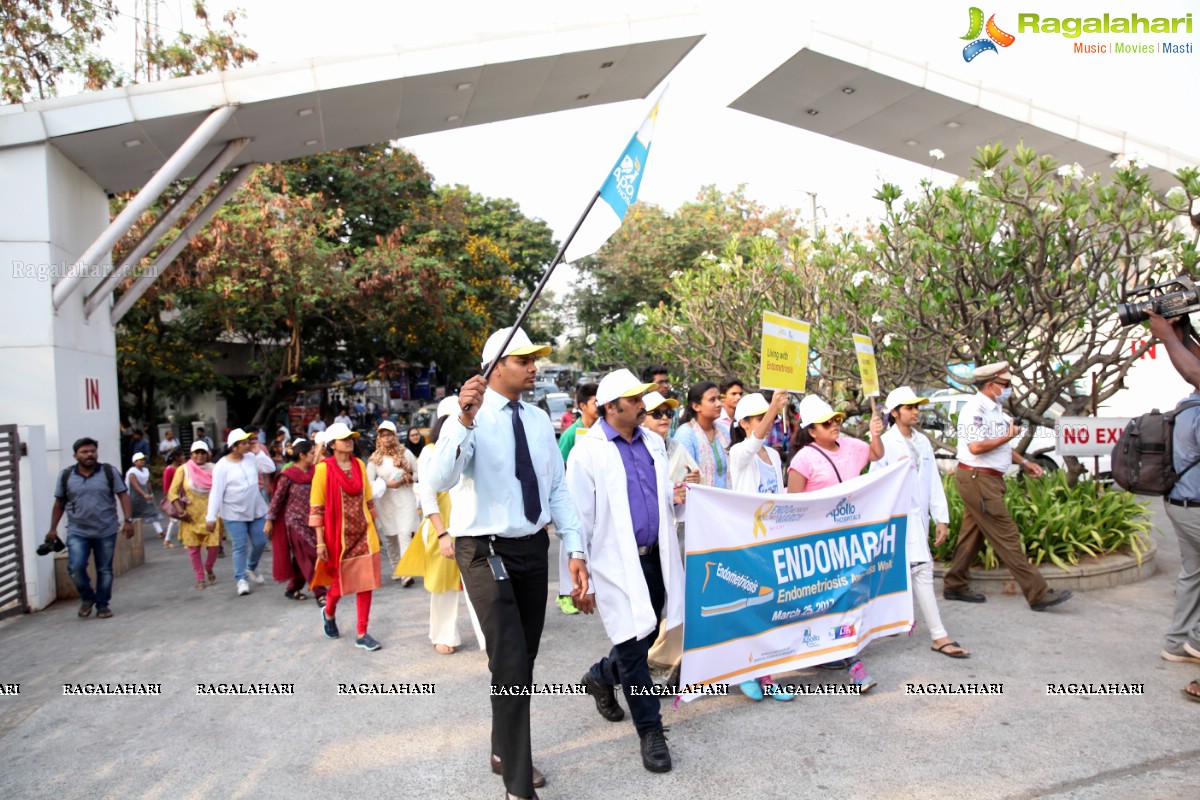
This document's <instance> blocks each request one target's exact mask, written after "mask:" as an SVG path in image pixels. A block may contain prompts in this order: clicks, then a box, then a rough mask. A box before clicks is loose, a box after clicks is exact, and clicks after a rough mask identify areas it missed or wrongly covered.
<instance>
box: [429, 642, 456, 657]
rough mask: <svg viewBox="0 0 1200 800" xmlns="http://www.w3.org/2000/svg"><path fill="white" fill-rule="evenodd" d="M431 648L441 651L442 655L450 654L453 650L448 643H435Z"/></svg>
mask: <svg viewBox="0 0 1200 800" xmlns="http://www.w3.org/2000/svg"><path fill="white" fill-rule="evenodd" d="M433 649H434V650H437V651H438V652H439V653H441V654H442V655H444V656H448V655H451V654H452V653H454V651H455V648H453V647H451V646H450V645H448V644H435V645H434V646H433Z"/></svg>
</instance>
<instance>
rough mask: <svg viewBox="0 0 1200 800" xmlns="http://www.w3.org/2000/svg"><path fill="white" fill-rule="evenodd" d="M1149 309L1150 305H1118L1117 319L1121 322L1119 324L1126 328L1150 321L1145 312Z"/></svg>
mask: <svg viewBox="0 0 1200 800" xmlns="http://www.w3.org/2000/svg"><path fill="white" fill-rule="evenodd" d="M1149 308H1150V303H1118V304H1117V317H1118V318H1119V319H1120V320H1121V324H1122V325H1124V326H1125V327H1126V328H1128V327H1129V326H1130V325H1137V324H1138V323H1139V322H1145V321H1146V320H1148V319H1150V317H1149V316H1147V315H1146V310H1147V309H1149Z"/></svg>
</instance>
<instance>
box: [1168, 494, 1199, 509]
mask: <svg viewBox="0 0 1200 800" xmlns="http://www.w3.org/2000/svg"><path fill="white" fill-rule="evenodd" d="M1165 499H1166V501H1167V502H1168V503H1170V504H1171V505H1173V506H1179V507H1180V508H1200V500H1176V499H1175V498H1174V497H1168V498H1165Z"/></svg>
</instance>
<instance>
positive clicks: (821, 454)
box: [787, 394, 884, 694]
mask: <svg viewBox="0 0 1200 800" xmlns="http://www.w3.org/2000/svg"><path fill="white" fill-rule="evenodd" d="M845 418H846V417H845V415H844V414H839V413H837V412H835V411H834V410H833V407H832V406H830V405H829V403H826V402H825V401H824V400H822V399H821V398H820V397H818V396H817V395H815V394H810V395H807V396H805V398H804V399H803V400H801V401H800V427H799V428H797V429H796V438H795V441H794V442H793V445H792V451H793V452H794V453H795V455H794V456H792V463H791V464H789V465H788V487H787V490H788V493H789V494H793V493H797V492H815V491H817V490H819V489H826V488H828V487H830V486H837V485H838V484H839V483H842V482H843V481H846V480H849V479H850V478H854V477H857V476H858V475H859V474H860V473H861V472H862V471H863V468H864V467H866V466H867V463H868V462H870V461H878V460H879V459H881V458H883V455H884V450H883V440H882V439H881V438H880V437H881V436H882V434H883V420H882V419H880V418H879V417H878V416H876V415H874V414H872V415H871V444H870V446H868V445H867V443H866V442H863V441H861V440H859V439H855V438H854V437H852V436H842V420H844V419H845ZM822 666H824V667H828V668H831V669H842V668H849V670H850V676H851V677H852V678H853V679H854V683H855V684H857V685H858V687H859V692H860V693H862V694H866V693H867V692H868V691H870V690H871V687H873V686H874V685H875V683H876V682H875V681H874V680H873V679H872V678H871V676H870V675H868V674H867V668H866V667H865V666H863V663H862V661H861V660H860V659H859V658H858V657H854V658H851V659H850V660H849V663H847V662H836V661H835V662H833V663H832V664H822Z"/></svg>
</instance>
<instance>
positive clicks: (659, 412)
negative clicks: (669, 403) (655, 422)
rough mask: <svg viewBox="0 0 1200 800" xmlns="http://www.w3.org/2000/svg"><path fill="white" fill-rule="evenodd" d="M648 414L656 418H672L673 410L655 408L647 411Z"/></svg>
mask: <svg viewBox="0 0 1200 800" xmlns="http://www.w3.org/2000/svg"><path fill="white" fill-rule="evenodd" d="M646 416H648V417H654V418H655V419H670V418H671V410H670V409H665V410H663V409H655V410H653V411H647V412H646Z"/></svg>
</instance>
